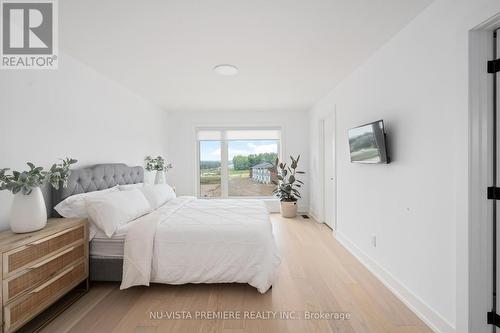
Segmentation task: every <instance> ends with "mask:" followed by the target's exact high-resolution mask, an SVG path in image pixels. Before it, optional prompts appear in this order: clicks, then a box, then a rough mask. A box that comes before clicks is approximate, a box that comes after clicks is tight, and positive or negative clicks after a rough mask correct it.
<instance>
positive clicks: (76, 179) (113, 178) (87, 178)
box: [52, 164, 144, 216]
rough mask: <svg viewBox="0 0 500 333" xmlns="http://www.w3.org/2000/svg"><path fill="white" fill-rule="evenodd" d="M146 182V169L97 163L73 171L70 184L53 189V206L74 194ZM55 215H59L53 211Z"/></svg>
mask: <svg viewBox="0 0 500 333" xmlns="http://www.w3.org/2000/svg"><path fill="white" fill-rule="evenodd" d="M142 182H144V169H143V168H142V167H140V166H136V167H129V166H127V165H125V164H97V165H94V166H91V167H86V168H81V169H75V170H72V171H71V174H70V176H69V179H68V186H67V187H65V188H63V187H60V188H59V190H53V192H52V193H53V195H52V207H54V206H56V205H57V204H58V203H60V202H61V201H63V200H64V199H66V198H67V197H69V196H72V195H74V194H80V193H86V192H93V191H99V190H105V189H107V188H111V187H113V186H116V185H126V184H137V183H142ZM52 215H53V216H59V215H58V214H57V212H55V211H53V212H52Z"/></svg>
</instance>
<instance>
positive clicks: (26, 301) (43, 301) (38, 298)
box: [4, 261, 87, 332]
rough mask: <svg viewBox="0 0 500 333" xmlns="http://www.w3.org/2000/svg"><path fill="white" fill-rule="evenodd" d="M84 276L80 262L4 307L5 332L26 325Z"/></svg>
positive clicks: (82, 262) (82, 265)
mask: <svg viewBox="0 0 500 333" xmlns="http://www.w3.org/2000/svg"><path fill="white" fill-rule="evenodd" d="M86 276H87V272H86V266H85V262H84V261H81V262H80V263H79V264H77V265H75V266H71V267H70V268H68V269H66V270H64V271H62V272H61V273H59V274H57V275H56V276H55V277H53V278H52V279H50V280H49V281H47V282H46V283H44V284H42V285H41V286H39V287H37V288H35V289H33V290H32V291H30V292H29V293H28V294H27V295H25V296H23V297H21V298H20V299H19V300H16V301H14V302H12V303H11V304H8V305H6V306H5V307H4V315H5V318H4V320H5V331H7V332H10V331H13V330H15V329H16V328H18V327H20V326H21V325H23V324H24V323H26V322H27V321H28V320H30V319H31V318H32V317H33V316H34V315H36V314H38V313H39V312H41V311H42V310H44V309H45V308H46V307H47V306H48V305H50V304H52V303H53V302H54V301H55V300H57V299H58V298H59V297H61V296H62V295H64V294H65V293H66V292H67V291H68V290H70V289H71V288H73V287H75V286H76V285H77V284H78V283H79V282H80V281H82V280H83V279H84V278H85V277H86Z"/></svg>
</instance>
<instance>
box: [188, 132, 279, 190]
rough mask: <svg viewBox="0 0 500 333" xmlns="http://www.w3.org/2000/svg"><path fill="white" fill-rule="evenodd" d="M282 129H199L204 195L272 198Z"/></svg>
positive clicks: (200, 171)
mask: <svg viewBox="0 0 500 333" xmlns="http://www.w3.org/2000/svg"><path fill="white" fill-rule="evenodd" d="M280 139H281V130H279V129H216V130H213V129H198V131H197V140H198V166H199V173H198V176H199V182H198V184H199V191H198V193H199V196H200V197H201V198H228V197H231V198H237V197H272V192H273V190H274V184H273V183H272V181H273V180H276V177H277V175H276V172H275V171H274V170H273V169H272V167H273V165H274V161H275V160H276V158H277V157H278V156H280Z"/></svg>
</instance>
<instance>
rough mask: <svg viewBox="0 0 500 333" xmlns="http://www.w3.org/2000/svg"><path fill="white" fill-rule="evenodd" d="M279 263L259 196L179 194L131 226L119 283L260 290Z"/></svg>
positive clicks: (271, 279)
mask: <svg viewBox="0 0 500 333" xmlns="http://www.w3.org/2000/svg"><path fill="white" fill-rule="evenodd" d="M279 263H280V259H279V256H278V251H277V248H276V244H275V241H274V237H273V234H272V226H271V222H270V220H269V214H268V212H267V209H266V207H265V205H264V203H263V202H262V201H258V200H200V199H196V198H193V197H179V198H175V199H172V200H170V201H168V202H167V203H166V204H165V205H163V206H162V207H160V208H159V209H158V210H156V211H154V212H153V213H151V214H148V215H146V216H144V217H142V218H140V219H138V220H136V221H134V223H133V224H132V225H131V226H130V228H129V230H128V232H127V235H126V237H125V248H124V263H123V279H122V285H121V287H120V288H121V289H125V288H129V287H131V286H135V285H149V283H150V282H158V283H167V284H184V283H221V282H238V283H248V284H250V285H252V286H254V287H255V288H257V289H258V290H259V291H260V292H261V293H264V292H266V291H267V290H268V289H269V288H270V287H271V285H272V283H273V278H274V275H275V273H276V270H277V268H278V266H279Z"/></svg>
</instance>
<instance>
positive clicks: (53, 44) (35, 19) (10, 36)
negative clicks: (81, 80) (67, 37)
mask: <svg viewBox="0 0 500 333" xmlns="http://www.w3.org/2000/svg"><path fill="white" fill-rule="evenodd" d="M55 1H56V0H38V1H37V0H31V1H29V2H27V1H18V0H0V4H1V19H2V24H1V29H2V33H1V38H2V41H1V46H2V49H1V57H2V61H1V65H0V68H1V69H56V68H57V62H58V61H57V51H58V50H57V37H58V36H57V10H56V9H57V6H56V2H55Z"/></svg>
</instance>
